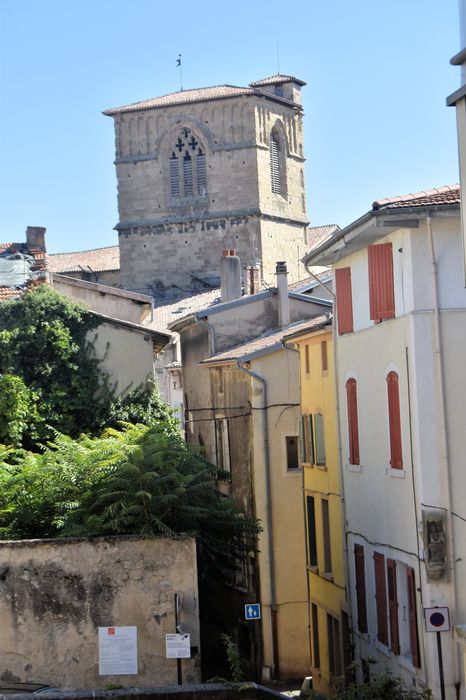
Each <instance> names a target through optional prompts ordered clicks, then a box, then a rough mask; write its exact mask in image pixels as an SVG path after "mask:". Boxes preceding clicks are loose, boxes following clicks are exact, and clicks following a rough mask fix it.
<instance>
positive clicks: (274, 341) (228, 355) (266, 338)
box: [200, 314, 330, 365]
mask: <svg viewBox="0 0 466 700" xmlns="http://www.w3.org/2000/svg"><path fill="white" fill-rule="evenodd" d="M329 318H330V315H329V314H323V315H321V316H317V317H316V318H311V319H307V320H306V321H298V322H296V323H293V324H291V325H290V326H288V327H287V328H284V329H283V328H282V329H280V330H276V331H273V332H271V333H268V334H266V335H262V336H260V337H259V338H255V339H254V340H250V341H249V342H247V343H243V344H242V345H237V346H236V347H234V348H231V349H230V350H225V351H224V352H220V353H218V354H217V355H213V356H212V357H209V358H207V359H206V360H204V361H203V362H201V363H200V364H201V365H211V364H218V363H223V362H236V361H237V360H241V359H245V358H246V357H249V356H250V355H254V354H255V353H267V352H270V351H272V349H273V348H275V346H279V345H280V344H281V343H282V341H285V340H286V339H287V338H288V336H291V335H294V334H295V333H298V332H301V331H302V332H305V331H309V330H312V329H313V328H316V327H318V326H321V325H323V324H325V323H326V322H328V321H329Z"/></svg>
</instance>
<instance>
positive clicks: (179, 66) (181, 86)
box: [176, 53, 183, 92]
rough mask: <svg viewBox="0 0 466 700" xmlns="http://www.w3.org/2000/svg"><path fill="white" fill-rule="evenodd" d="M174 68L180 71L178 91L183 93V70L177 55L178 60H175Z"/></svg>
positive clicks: (179, 57)
mask: <svg viewBox="0 0 466 700" xmlns="http://www.w3.org/2000/svg"><path fill="white" fill-rule="evenodd" d="M176 67H177V68H179V69H180V90H181V92H183V69H182V67H181V54H180V53H179V54H178V58H177V59H176Z"/></svg>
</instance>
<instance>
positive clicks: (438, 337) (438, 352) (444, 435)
mask: <svg viewBox="0 0 466 700" xmlns="http://www.w3.org/2000/svg"><path fill="white" fill-rule="evenodd" d="M426 225H427V238H428V241H429V251H430V257H431V261H432V292H433V296H434V354H435V359H436V370H437V385H438V390H439V409H440V434H441V440H442V452H443V460H442V461H443V472H444V477H445V482H446V484H447V489H446V497H447V502H446V512H447V523H448V545H449V559H450V562H451V564H450V567H451V583H452V595H453V607H454V614H455V615H456V605H457V603H456V576H455V540H454V535H453V516H452V512H451V501H452V494H451V478H450V455H449V453H448V427H447V412H446V400H445V377H444V372H443V344H442V332H441V328H440V309H439V300H438V279H437V263H436V261H435V249H434V237H433V233H432V217H431V214H428V215H427V217H426ZM458 654H459V646H458V645H456V653H453V669H454V670H453V672H454V676H455V686H456V687H458V686H457V684H458V683H461V679H460V678H459V676H458V674H459V671H458V669H459V667H460V666H459V660H458Z"/></svg>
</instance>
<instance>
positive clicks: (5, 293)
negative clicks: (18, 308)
mask: <svg viewBox="0 0 466 700" xmlns="http://www.w3.org/2000/svg"><path fill="white" fill-rule="evenodd" d="M21 294H22V290H21V289H14V288H13V287H0V302H1V301H6V300H7V299H14V298H15V297H19V296H21Z"/></svg>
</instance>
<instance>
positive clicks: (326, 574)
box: [321, 571, 333, 583]
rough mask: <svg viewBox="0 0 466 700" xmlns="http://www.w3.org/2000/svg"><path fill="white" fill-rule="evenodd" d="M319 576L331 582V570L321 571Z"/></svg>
mask: <svg viewBox="0 0 466 700" xmlns="http://www.w3.org/2000/svg"><path fill="white" fill-rule="evenodd" d="M321 576H322V578H324V579H326V580H327V581H330V583H333V574H332V572H331V571H322V574H321Z"/></svg>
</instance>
